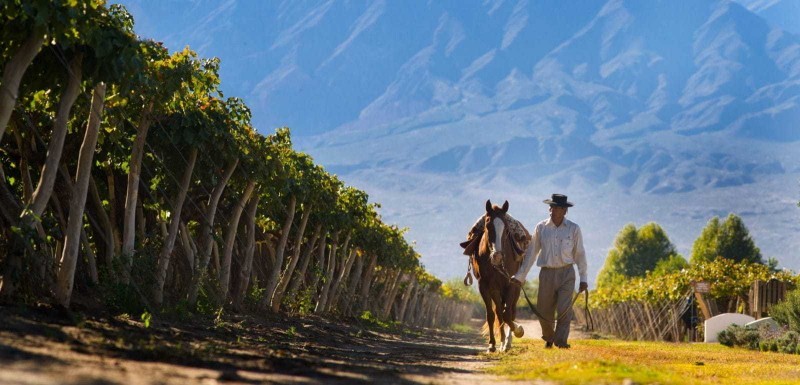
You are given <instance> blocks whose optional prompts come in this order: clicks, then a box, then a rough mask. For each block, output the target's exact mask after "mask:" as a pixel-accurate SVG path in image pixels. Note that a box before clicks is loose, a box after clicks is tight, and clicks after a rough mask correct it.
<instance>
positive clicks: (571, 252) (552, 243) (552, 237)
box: [514, 218, 588, 283]
mask: <svg viewBox="0 0 800 385" xmlns="http://www.w3.org/2000/svg"><path fill="white" fill-rule="evenodd" d="M534 262H536V265H537V266H539V267H548V268H559V267H563V266H567V265H572V264H576V265H578V275H579V276H580V281H581V282H588V281H587V272H586V250H584V248H583V236H582V235H581V228H580V227H578V225H577V224H575V223H574V222H572V221H570V220H568V219H566V218H564V222H562V223H561V226H558V227H556V225H555V224H554V223H553V222H552V221H551V220H550V218H547V219H545V220H543V221H541V222H539V223H537V224H536V228H534V229H533V235H532V239H531V243H530V244H528V248H527V249H526V250H525V258H524V259H523V260H522V265H521V266H520V267H519V270H517V274H515V275H514V278H516V279H517V280H518V281H520V282H522V283H525V278H526V277H527V276H528V272H529V271H530V270H531V267H533V263H534Z"/></svg>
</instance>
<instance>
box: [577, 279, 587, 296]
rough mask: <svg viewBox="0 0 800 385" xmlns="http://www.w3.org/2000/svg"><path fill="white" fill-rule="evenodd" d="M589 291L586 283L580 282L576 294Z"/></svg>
mask: <svg viewBox="0 0 800 385" xmlns="http://www.w3.org/2000/svg"><path fill="white" fill-rule="evenodd" d="M588 289H589V284H588V283H586V282H581V284H580V286H578V293H581V292H584V291H586V290H588Z"/></svg>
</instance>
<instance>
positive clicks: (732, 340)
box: [717, 325, 761, 349]
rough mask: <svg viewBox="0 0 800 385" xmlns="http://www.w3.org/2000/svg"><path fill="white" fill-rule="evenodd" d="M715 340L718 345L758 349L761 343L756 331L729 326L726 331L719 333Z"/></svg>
mask: <svg viewBox="0 0 800 385" xmlns="http://www.w3.org/2000/svg"><path fill="white" fill-rule="evenodd" d="M717 339H718V340H719V343H721V344H723V345H725V346H729V347H743V348H747V349H758V348H759V345H760V344H759V343H760V342H761V335H760V334H759V332H758V330H756V329H751V328H746V327H743V326H739V325H731V326H728V328H727V329H725V330H723V331H721V332H719V335H718V336H717Z"/></svg>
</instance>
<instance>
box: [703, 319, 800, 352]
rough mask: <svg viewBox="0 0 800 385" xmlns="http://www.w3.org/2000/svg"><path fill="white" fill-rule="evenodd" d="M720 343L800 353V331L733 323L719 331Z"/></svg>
mask: <svg viewBox="0 0 800 385" xmlns="http://www.w3.org/2000/svg"><path fill="white" fill-rule="evenodd" d="M718 338H719V343H721V344H723V345H725V346H729V347H742V348H747V349H751V350H761V351H762V352H779V353H788V354H800V350H798V345H800V333H797V332H795V331H780V332H778V333H777V334H776V331H775V330H773V329H770V328H761V329H759V330H756V329H752V328H746V327H742V326H739V325H731V326H729V327H728V328H727V329H725V330H723V331H721V332H720V333H719V336H718Z"/></svg>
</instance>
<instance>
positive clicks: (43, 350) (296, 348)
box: [0, 306, 578, 385]
mask: <svg viewBox="0 0 800 385" xmlns="http://www.w3.org/2000/svg"><path fill="white" fill-rule="evenodd" d="M521 322H522V323H523V325H524V327H525V329H526V335H525V337H523V338H537V339H538V338H539V336H540V333H539V331H538V322H533V321H525V320H522V321H521ZM476 323H478V321H477V320H476ZM576 337H578V336H577V335H576ZM485 341H486V340H485V339H484V338H483V337H481V336H479V335H478V334H477V332H471V333H457V332H452V331H437V330H429V329H411V330H409V329H406V330H402V331H400V330H394V331H387V330H386V329H380V328H376V327H374V325H364V324H359V323H358V322H354V321H353V320H349V321H347V322H332V321H330V320H324V319H321V318H316V317H308V318H295V319H281V318H277V317H276V318H267V319H255V318H252V317H247V316H230V317H226V318H224V319H222V320H214V319H211V318H201V317H196V316H192V319H187V320H179V321H176V320H172V321H170V322H169V323H159V322H154V323H153V324H152V325H150V327H148V328H146V327H145V326H144V324H143V323H142V322H139V321H137V320H132V319H128V318H126V317H111V318H107V317H103V316H101V315H75V314H68V315H65V314H63V313H59V312H58V311H56V310H53V309H49V308H41V309H29V308H12V307H1V306H0V368H2V370H0V384H26V385H27V384H30V385H34V384H36V385H39V384H97V385H99V384H217V383H224V384H262V383H266V384H270V383H280V384H340V383H341V384H344V383H347V384H353V383H356V384H358V383H365V384H366V383H392V384H475V383H481V382H484V381H492V383H493V384H505V383H511V382H507V381H503V380H501V379H499V378H496V377H493V376H490V375H487V374H485V373H484V370H485V368H486V367H487V366H488V365H490V362H489V360H488V359H487V358H486V357H485V356H483V355H481V354H480V353H481V352H483V350H484V349H485V348H486V343H485Z"/></svg>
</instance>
